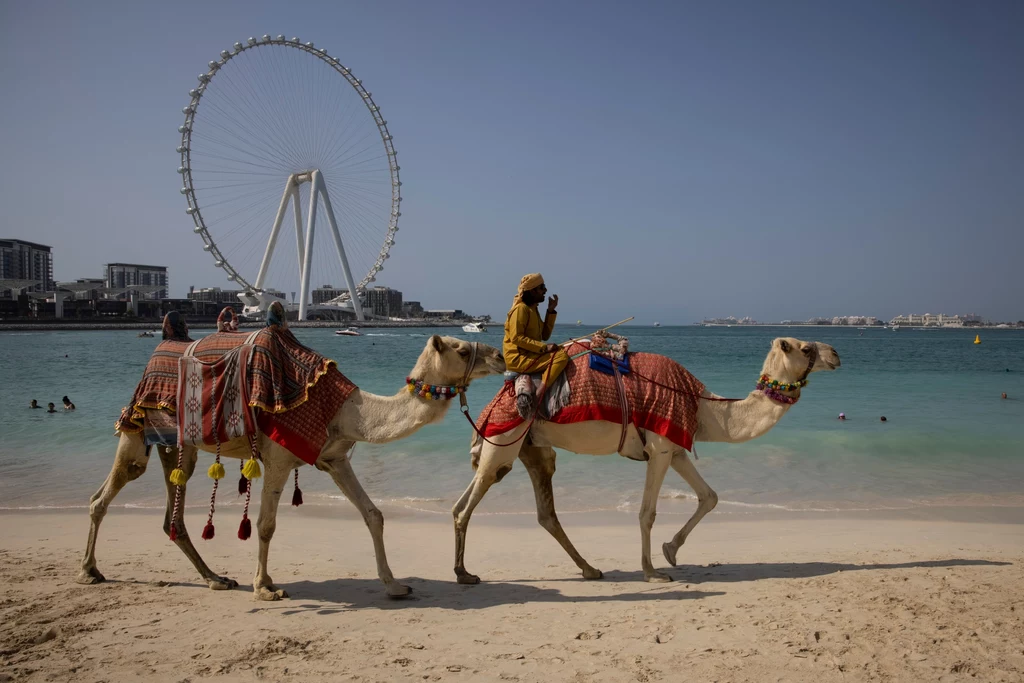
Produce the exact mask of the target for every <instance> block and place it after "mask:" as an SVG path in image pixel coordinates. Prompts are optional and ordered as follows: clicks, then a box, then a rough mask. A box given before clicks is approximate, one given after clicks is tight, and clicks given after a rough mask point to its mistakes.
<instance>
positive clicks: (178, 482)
mask: <svg viewBox="0 0 1024 683" xmlns="http://www.w3.org/2000/svg"><path fill="white" fill-rule="evenodd" d="M187 481H188V478H187V477H186V476H185V472H184V471H182V470H181V469H180V468H177V467H175V468H174V471H173V472H171V483H172V484H174V485H175V486H184V485H185V482H187Z"/></svg>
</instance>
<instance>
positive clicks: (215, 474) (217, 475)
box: [206, 444, 227, 480]
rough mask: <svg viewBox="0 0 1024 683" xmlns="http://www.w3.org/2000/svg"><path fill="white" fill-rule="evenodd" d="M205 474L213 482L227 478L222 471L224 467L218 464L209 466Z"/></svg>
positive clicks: (225, 473)
mask: <svg viewBox="0 0 1024 683" xmlns="http://www.w3.org/2000/svg"><path fill="white" fill-rule="evenodd" d="M218 445H219V444H218ZM206 474H207V476H209V477H210V479H213V480H217V479H223V478H224V477H225V476H227V472H225V471H224V465H221V464H220V463H219V462H215V463H213V464H212V465H210V469H209V470H207V471H206Z"/></svg>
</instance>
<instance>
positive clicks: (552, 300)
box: [548, 294, 558, 313]
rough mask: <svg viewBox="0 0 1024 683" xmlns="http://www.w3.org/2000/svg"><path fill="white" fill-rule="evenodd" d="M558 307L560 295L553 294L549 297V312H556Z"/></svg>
mask: <svg viewBox="0 0 1024 683" xmlns="http://www.w3.org/2000/svg"><path fill="white" fill-rule="evenodd" d="M556 308H558V295H557V294H552V295H551V296H549V297H548V312H549V313H554V312H555V309H556Z"/></svg>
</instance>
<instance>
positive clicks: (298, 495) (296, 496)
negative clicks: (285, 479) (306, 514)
mask: <svg viewBox="0 0 1024 683" xmlns="http://www.w3.org/2000/svg"><path fill="white" fill-rule="evenodd" d="M292 505H294V506H295V507H299V506H300V505H302V489H300V488H299V487H298V486H296V487H295V493H293V494H292Z"/></svg>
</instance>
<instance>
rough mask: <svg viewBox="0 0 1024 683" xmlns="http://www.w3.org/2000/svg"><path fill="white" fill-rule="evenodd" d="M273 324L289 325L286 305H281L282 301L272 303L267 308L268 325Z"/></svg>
mask: <svg viewBox="0 0 1024 683" xmlns="http://www.w3.org/2000/svg"><path fill="white" fill-rule="evenodd" d="M272 325H279V326H281V327H288V325H287V324H286V323H285V314H284V306H283V305H281V302H280V301H275V302H274V303H272V304H270V308H268V309H267V327H270V326H272Z"/></svg>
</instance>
